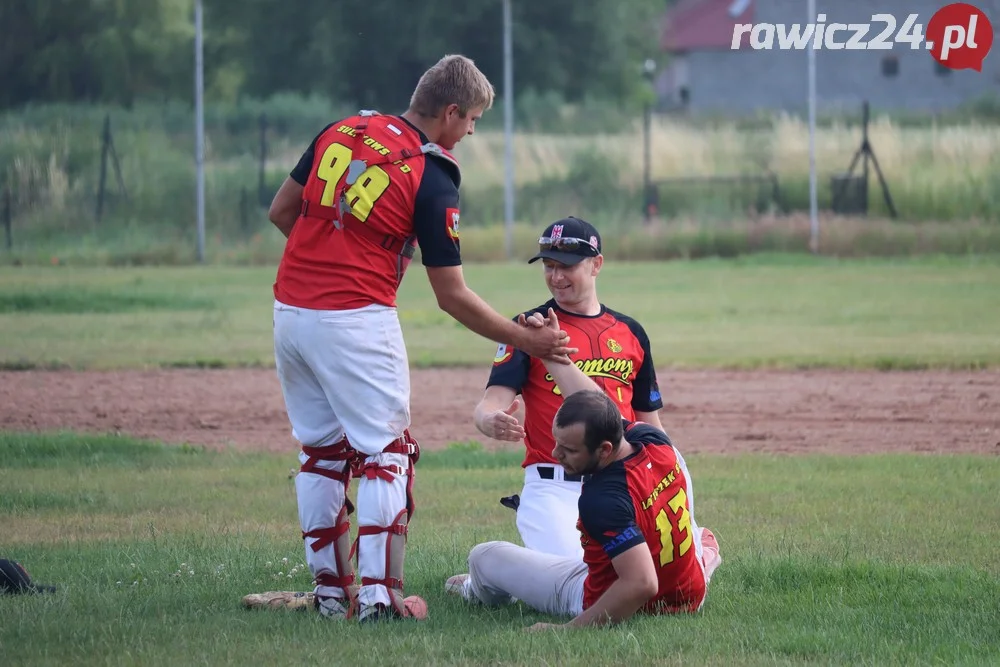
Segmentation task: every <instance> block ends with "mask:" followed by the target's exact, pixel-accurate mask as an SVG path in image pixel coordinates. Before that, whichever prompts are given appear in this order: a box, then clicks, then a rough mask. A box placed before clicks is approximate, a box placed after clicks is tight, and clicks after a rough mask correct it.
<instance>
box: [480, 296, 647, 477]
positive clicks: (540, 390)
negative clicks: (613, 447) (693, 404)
mask: <svg viewBox="0 0 1000 667" xmlns="http://www.w3.org/2000/svg"><path fill="white" fill-rule="evenodd" d="M549 308H552V309H553V310H555V311H556V313H557V314H558V316H559V325H560V327H561V328H562V329H563V330H564V331H565V332H566V333H568V334H569V340H570V345H572V346H573V347H575V348H578V349H579V352H577V353H576V354H575V355H573V357H572V359H573V362H574V363H575V364H576V365H577V367H579V368H580V370H582V371H583V372H584V373H585V374H586V375H588V376H589V377H590V378H591V379H593V380H594V381H595V382H596V383H597V384H598V385H599V386H600V387H601V388H602V389H603V390H604V392H605V393H606V394H607V395H608V396H610V397H611V399H612V400H614V402H615V404H617V405H618V409H619V410H620V411H621V413H622V416H623V417H625V418H626V419H629V420H632V419H635V413H636V412H655V411H657V410H659V409H660V408H662V407H663V400H662V398H661V397H660V389H659V386H658V384H657V381H656V370H655V368H654V367H653V356H652V353H651V352H650V350H649V337H648V336H646V332H645V330H644V329H643V328H642V326H641V325H640V324H639V323H638V322H636V321H635V320H633V319H632V318H631V317H628V316H626V315H622V314H621V313H618V312H615V311H613V310H611V309H610V308H607V307H605V306H603V305H602V306H601V312H600V313H598V314H597V315H593V316H587V315H578V314H576V313H569V312H566V311H565V310H563V309H561V308H560V307H559V306H557V305H556V302H555V300H554V299H551V300H549V301H548V302H547V303H543V304H542V305H541V306H538V307H537V308H535V309H534V310H530V311H528V312H526V313H525V315H531V314H532V313H541V314H542V315H545V314H546V313H547V312H548V309H549ZM515 320H516V318H515ZM493 385H499V386H503V387H510V388H511V389H513V390H514V391H516V392H517V393H519V394H521V396H522V397H523V399H524V430H525V437H524V444H525V446H526V448H527V452H526V455H525V459H524V462H523V463H522V465H523V466H529V465H532V464H535V463H549V464H554V463H556V461H555V459H554V458H552V449H553V447H555V441H554V440H553V438H552V420H553V419H554V418H555V416H556V411H557V410H558V409H559V406H560V405H562V392H561V391H560V390H559V387H558V386H557V385H556V383H555V380H553V379H552V376H551V375H550V374H549V372H548V371H547V370H546V369H545V364H543V363H542V362H541V360H539V359H535V358H532V357H530V356H528V355H527V354H525V353H524V352H521V351H520V350H516V349H514V348H511V347H510V346H508V345H500V346H499V347H498V348H497V354H496V357H495V358H494V359H493V369H492V371H491V372H490V378H489V380H488V382H487V385H486V386H487V387H490V386H493Z"/></svg>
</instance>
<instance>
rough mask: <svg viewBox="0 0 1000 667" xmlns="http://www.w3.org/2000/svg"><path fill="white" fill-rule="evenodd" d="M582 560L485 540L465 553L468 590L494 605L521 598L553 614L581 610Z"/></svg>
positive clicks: (585, 569) (576, 613) (578, 612)
mask: <svg viewBox="0 0 1000 667" xmlns="http://www.w3.org/2000/svg"><path fill="white" fill-rule="evenodd" d="M586 578H587V566H586V564H585V563H584V562H583V561H582V560H576V559H573V558H562V557H559V556H553V555H551V554H544V553H539V552H538V551H532V550H530V549H526V548H524V547H521V546H518V545H516V544H511V543H510V542H486V543H484V544H478V545H476V546H475V547H473V549H472V551H471V552H470V553H469V583H468V586H469V589H468V590H469V592H470V593H471V594H472V597H473V598H474V599H477V600H479V601H480V602H482V603H484V604H487V605H490V606H497V605H501V604H507V603H510V602H511V598H516V599H518V600H521V601H522V602H524V603H525V604H526V605H528V606H529V607H531V608H533V609H537V610H538V611H540V612H543V613H546V614H552V615H553V616H570V617H574V616H578V615H579V614H581V613H582V612H583V583H584V581H585V580H586Z"/></svg>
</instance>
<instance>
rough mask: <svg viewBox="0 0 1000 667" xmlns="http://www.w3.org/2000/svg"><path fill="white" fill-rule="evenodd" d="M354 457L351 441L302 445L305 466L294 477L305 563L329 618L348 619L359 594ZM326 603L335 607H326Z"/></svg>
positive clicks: (324, 611) (317, 598) (318, 599)
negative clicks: (353, 532) (354, 559)
mask: <svg viewBox="0 0 1000 667" xmlns="http://www.w3.org/2000/svg"><path fill="white" fill-rule="evenodd" d="M355 456H356V453H355V452H354V451H353V450H352V449H351V448H350V445H349V444H348V443H347V441H346V440H341V441H340V442H337V443H334V444H333V445H330V446H327V447H303V448H302V454H300V456H299V460H300V461H301V462H302V468H301V469H300V471H299V474H298V475H296V476H295V491H296V494H297V497H298V506H299V522H300V523H301V526H302V539H303V540H304V542H305V553H306V563H307V564H308V565H309V570H310V572H312V575H313V579H314V580H315V582H316V588H315V589H314V593H315V595H316V604H317V607H318V609H319V611H320V612H321V613H324V615H329V616H344V615H346V613H347V609H348V608H349V606H350V602H351V600H352V599H353V598H354V597H355V596H356V591H357V587H356V585H355V576H354V569H353V568H352V567H351V557H350V546H351V544H350V529H351V524H350V519H349V518H348V515H349V514H350V513H351V512H352V511H353V510H354V508H353V507H352V506H351V503H350V501H349V500H348V499H347V488H348V485H349V484H350V479H351V471H350V461H351V459H353V458H354V457H355ZM327 600H330V604H324V602H326V601H327ZM342 602H346V603H347V605H348V606H347V607H345V606H344V604H342ZM327 612H329V613H327Z"/></svg>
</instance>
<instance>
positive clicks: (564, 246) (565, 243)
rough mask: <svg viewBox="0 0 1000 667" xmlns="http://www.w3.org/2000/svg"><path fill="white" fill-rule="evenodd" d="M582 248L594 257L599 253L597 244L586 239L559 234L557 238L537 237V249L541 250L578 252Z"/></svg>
mask: <svg viewBox="0 0 1000 667" xmlns="http://www.w3.org/2000/svg"><path fill="white" fill-rule="evenodd" d="M583 248H586V249H587V250H588V251H589V252H590V253H591V254H593V256H595V257H596V256H597V255H599V254H600V251H599V250H598V249H597V246H595V245H594V244H593V243H591V242H590V241H588V240H586V239H578V238H575V237H573V236H559V237H557V238H552V237H550V236H543V237H541V238H540V239H538V250H539V251H541V252H545V251H547V250H564V251H566V252H574V253H579V252H580V250H581V249H583Z"/></svg>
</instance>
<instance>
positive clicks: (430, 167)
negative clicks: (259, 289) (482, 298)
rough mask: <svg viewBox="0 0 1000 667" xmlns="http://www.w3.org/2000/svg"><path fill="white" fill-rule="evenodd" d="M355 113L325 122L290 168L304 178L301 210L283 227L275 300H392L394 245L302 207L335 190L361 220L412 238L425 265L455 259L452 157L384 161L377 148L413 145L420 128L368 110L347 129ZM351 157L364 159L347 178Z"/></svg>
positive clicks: (396, 274)
mask: <svg viewBox="0 0 1000 667" xmlns="http://www.w3.org/2000/svg"><path fill="white" fill-rule="evenodd" d="M360 118H361V117H360V116H354V117H351V118H346V119H344V120H342V121H338V122H335V123H331V124H330V125H328V126H327V127H326V128H325V129H324V130H323V131H322V132H320V134H319V135H318V136H317V137H316V138H315V139H314V140H313V142H312V144H311V145H310V146H309V148H308V149H307V150H306V152H305V153H304V154H303V155H302V158H301V159H300V160H299V163H298V164H297V165H296V167H295V169H293V170H292V172H291V174H290V176H291V178H292V179H293V180H295V182H297V183H299V184H300V185H302V186H303V188H304V191H303V195H302V197H303V202H304V206H303V211H304V212H303V214H302V215H300V216H299V217H298V219H297V220H296V221H295V225H294V226H293V227H292V232H291V234H290V235H289V237H288V242H287V244H286V245H285V252H284V255H283V257H282V259H281V264H280V266H279V267H278V273H277V278H276V280H275V283H274V296H275V298H276V299H277V300H279V301H281V302H283V303H287V304H289V305H292V306H298V307H301V308H311V309H315V310H346V309H351V308H361V307H363V306H367V305H370V304H382V305H386V306H395V305H396V290H397V288H398V286H399V282H400V280H401V279H402V273H403V271H404V270H405V264H403V265H401V263H400V262H401V259H400V257H401V255H399V254H398V253H396V252H391V251H388V250H387V249H386V248H384V247H379V246H378V244H376V243H375V242H373V241H372V240H371V239H370V238H368V237H366V236H365V235H362V234H358V233H353V232H352V230H351V229H346V228H342V229H338V227H337V226H336V225H335V224H334V222H332V221H331V220H330V219H329V218H323V217H317V216H312V215H309V212H310V208H309V207H310V206H314V207H316V208H322V207H326V208H327V209H330V207H333V206H337V205H338V204H339V202H338V201H335V199H336V196H337V194H338V193H340V192H342V191H343V192H344V194H345V196H346V198H347V199H348V200H349V201H350V202H352V204H353V206H352V211H353V215H354V218H356V219H357V220H358V221H359V222H360V223H361V224H364V225H366V226H367V227H368V228H369V229H371V230H373V231H374V232H377V233H379V234H382V235H386V236H387V237H392V238H395V239H399V240H400V241H401V243H402V242H404V241H405V242H412V240H414V239H415V240H416V242H417V243H418V244H419V246H420V255H421V260H422V262H423V264H424V265H425V266H457V265H459V264H461V263H462V261H461V255H460V247H459V242H458V220H459V200H458V186H459V184H460V181H461V177H460V174H459V170H458V167H457V163H453V162H452V161H451V160H449V159H446V158H443V157H439V156H435V155H433V154H417V155H416V156H414V157H409V158H407V159H405V160H394V161H391V162H386V161H385V160H386V158H385V156H389V155H393V154H397V153H398V152H399V151H402V150H404V149H408V150H410V151H417V150H418V149H419V148H420V146H422V145H423V144H425V143H427V137H426V136H425V135H424V134H423V133H422V132H420V131H419V130H418V129H417V128H415V127H414V126H413V125H411V124H410V123H409V122H408V121H406V120H405V119H404V118H401V117H399V116H388V115H376V116H372V117H371V118H369V119H368V120H367V127H365V129H364V134H363V136H364V138H363V140H362V139H359V137H358V136H357V132H356V130H355V127H357V124H358V122H359V120H360ZM352 159H353V160H363V161H365V162H366V163H368V164H370V165H372V166H371V167H370V168H369V169H368V170H367V171H365V172H364V174H363V175H362V176H361V177H360V178H359V179H358V180H357V181H356V182H355V184H354V185H352V186H351V187H350V188H347V187H345V186H346V183H347V181H346V175H347V170H348V165H349V164H350V162H351V160H352ZM330 210H332V209H330ZM406 261H408V260H406Z"/></svg>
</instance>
